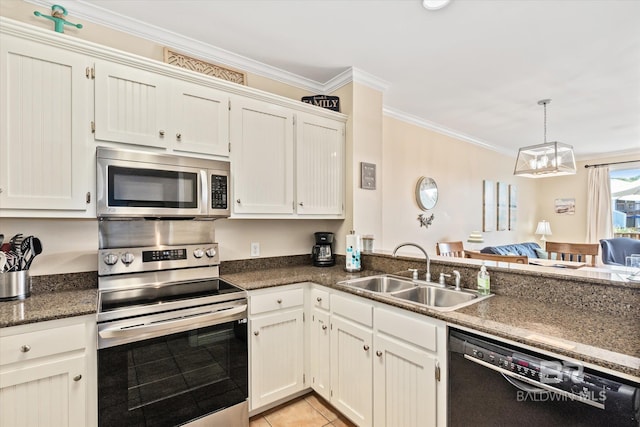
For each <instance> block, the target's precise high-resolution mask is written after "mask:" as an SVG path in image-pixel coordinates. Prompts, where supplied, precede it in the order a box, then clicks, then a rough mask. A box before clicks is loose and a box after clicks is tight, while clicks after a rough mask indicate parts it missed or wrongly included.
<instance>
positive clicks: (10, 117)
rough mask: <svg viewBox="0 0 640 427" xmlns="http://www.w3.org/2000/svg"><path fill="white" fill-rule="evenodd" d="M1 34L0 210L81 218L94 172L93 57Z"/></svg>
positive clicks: (8, 213)
mask: <svg viewBox="0 0 640 427" xmlns="http://www.w3.org/2000/svg"><path fill="white" fill-rule="evenodd" d="M1 37H2V43H0V93H1V94H2V96H0V102H1V103H2V105H1V107H0V216H47V215H48V216H83V215H85V211H87V207H88V202H87V200H88V199H89V198H90V195H89V194H88V193H89V192H91V191H92V186H91V184H90V183H91V182H93V180H91V179H90V175H89V174H90V173H91V172H93V173H94V174H95V172H94V169H95V167H93V166H92V165H91V164H89V162H88V152H87V144H86V140H87V137H88V136H89V135H90V130H89V118H88V117H89V116H88V113H87V111H88V108H87V107H88V105H89V101H90V94H91V82H90V81H89V80H88V78H87V76H86V69H87V66H88V65H90V63H89V61H88V60H87V59H86V57H85V56H83V55H81V54H77V53H73V52H71V51H68V50H65V49H61V48H58V47H53V46H46V45H43V44H41V43H38V42H35V41H30V40H24V39H20V38H18V37H14V36H12V35H7V34H2V36H1ZM21 210H27V212H23V211H21ZM69 213H70V214H69Z"/></svg>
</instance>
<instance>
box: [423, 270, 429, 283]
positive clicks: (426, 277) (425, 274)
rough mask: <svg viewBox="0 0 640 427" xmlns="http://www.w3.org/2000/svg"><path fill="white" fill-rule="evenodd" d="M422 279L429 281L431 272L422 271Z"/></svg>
mask: <svg viewBox="0 0 640 427" xmlns="http://www.w3.org/2000/svg"><path fill="white" fill-rule="evenodd" d="M424 280H425V281H427V282H430V281H431V273H429V272H428V271H427V272H426V273H424Z"/></svg>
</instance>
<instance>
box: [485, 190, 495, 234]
mask: <svg viewBox="0 0 640 427" xmlns="http://www.w3.org/2000/svg"><path fill="white" fill-rule="evenodd" d="M495 193H496V188H495V184H494V183H493V181H490V180H487V179H485V180H484V181H482V231H493V230H494V229H495V226H496V194H495Z"/></svg>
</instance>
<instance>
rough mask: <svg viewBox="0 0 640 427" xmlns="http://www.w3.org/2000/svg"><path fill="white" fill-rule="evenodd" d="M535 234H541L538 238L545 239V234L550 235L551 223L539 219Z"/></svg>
mask: <svg viewBox="0 0 640 427" xmlns="http://www.w3.org/2000/svg"><path fill="white" fill-rule="evenodd" d="M536 234H542V237H541V238H540V240H546V237H545V236H551V235H552V234H553V233H552V232H551V224H549V221H545V220H542V221H540V222H539V223H538V227H536Z"/></svg>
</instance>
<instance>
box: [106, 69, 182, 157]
mask: <svg viewBox="0 0 640 427" xmlns="http://www.w3.org/2000/svg"><path fill="white" fill-rule="evenodd" d="M170 84H171V80H170V79H169V78H168V77H163V76H161V75H158V74H155V73H151V72H149V71H144V70H140V69H137V68H133V67H128V66H126V65H120V64H115V63H111V62H102V61H99V62H96V64H95V138H96V139H97V140H102V141H114V142H124V143H128V144H135V145H146V146H154V147H166V146H167V140H169V139H170V137H169V132H171V130H170V129H168V128H167V110H168V108H167V102H168V99H167V94H168V93H169V90H170V88H169V86H170Z"/></svg>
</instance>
